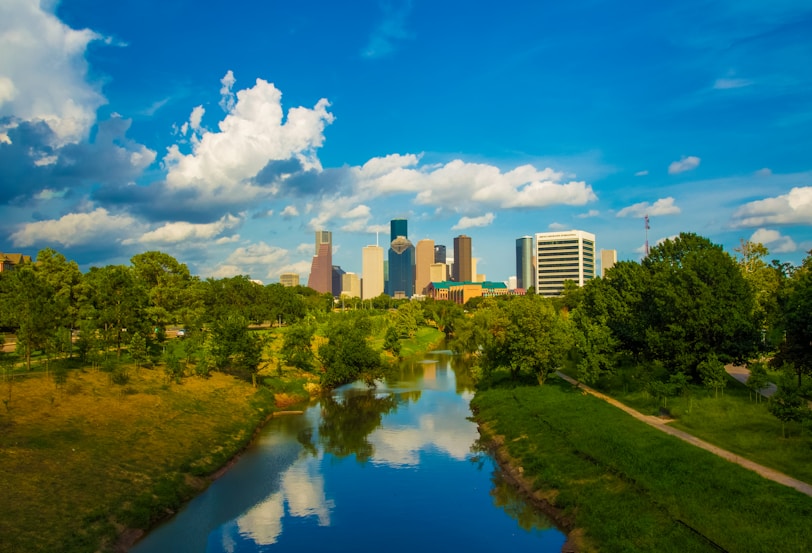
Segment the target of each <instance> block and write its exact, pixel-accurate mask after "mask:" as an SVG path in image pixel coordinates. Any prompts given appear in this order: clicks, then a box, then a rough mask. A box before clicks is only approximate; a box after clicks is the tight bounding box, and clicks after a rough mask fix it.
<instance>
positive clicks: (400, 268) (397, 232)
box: [386, 219, 414, 298]
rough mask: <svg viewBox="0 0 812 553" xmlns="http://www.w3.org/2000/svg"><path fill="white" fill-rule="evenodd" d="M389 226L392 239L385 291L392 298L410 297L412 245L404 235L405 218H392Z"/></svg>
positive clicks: (412, 284)
mask: <svg viewBox="0 0 812 553" xmlns="http://www.w3.org/2000/svg"><path fill="white" fill-rule="evenodd" d="M389 228H390V236H391V237H392V241H391V242H390V244H389V281H388V282H387V290H386V293H387V294H389V295H390V296H391V297H393V298H394V297H406V298H410V297H412V296H413V295H414V246H413V245H412V243H411V242H410V241H409V238H408V237H407V235H406V233H407V225H406V219H392V221H391V223H390V227H389Z"/></svg>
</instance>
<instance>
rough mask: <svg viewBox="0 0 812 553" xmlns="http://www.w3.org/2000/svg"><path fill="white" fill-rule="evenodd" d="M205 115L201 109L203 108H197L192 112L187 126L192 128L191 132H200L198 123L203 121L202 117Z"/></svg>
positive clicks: (204, 111)
mask: <svg viewBox="0 0 812 553" xmlns="http://www.w3.org/2000/svg"><path fill="white" fill-rule="evenodd" d="M205 113H206V110H205V109H203V106H197V107H196V108H194V109H193V110H192V115H191V116H189V125H190V126H191V127H192V130H193V131H198V132H199V131H200V122H201V121H202V120H203V115H204V114H205ZM184 134H185V131H184Z"/></svg>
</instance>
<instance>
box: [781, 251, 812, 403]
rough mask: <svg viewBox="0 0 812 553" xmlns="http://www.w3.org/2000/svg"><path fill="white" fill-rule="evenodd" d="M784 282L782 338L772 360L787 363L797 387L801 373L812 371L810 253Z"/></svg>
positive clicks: (809, 373) (811, 262)
mask: <svg viewBox="0 0 812 553" xmlns="http://www.w3.org/2000/svg"><path fill="white" fill-rule="evenodd" d="M807 266H810V268H807ZM787 286H788V290H787V292H786V294H785V296H784V298H783V300H782V302H781V303H782V312H783V326H784V330H785V336H786V338H785V340H784V342H783V343H782V344H781V347H780V350H779V353H778V355H776V356H775V357H774V358H773V361H772V362H773V364H774V365H777V366H781V365H783V364H785V363H789V364H791V365H792V366H793V367H794V368H795V374H796V376H797V379H798V384H797V386H798V387H799V388H800V387H801V385H802V377H803V375H812V315H810V314H812V253H810V255H808V256H807V257H806V258H805V260H804V264H803V265H802V267H801V268H799V269H798V270H796V271H795V272H794V274H793V276H792V278H791V279H790V281H789V282H788V284H787Z"/></svg>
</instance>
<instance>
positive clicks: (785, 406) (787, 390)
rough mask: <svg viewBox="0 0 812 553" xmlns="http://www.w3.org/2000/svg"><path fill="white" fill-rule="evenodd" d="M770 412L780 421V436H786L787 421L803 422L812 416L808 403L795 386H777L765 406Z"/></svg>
mask: <svg viewBox="0 0 812 553" xmlns="http://www.w3.org/2000/svg"><path fill="white" fill-rule="evenodd" d="M767 409H768V410H769V411H770V413H771V414H772V415H773V416H774V417H775V418H777V419H778V420H780V421H781V436H782V437H784V438H786V437H787V433H786V425H787V423H789V422H803V421H804V420H807V419H809V418H810V416H812V413H810V410H809V405H808V403H807V401H806V399H804V397H803V396H801V394H800V393H799V391H798V389H797V388H795V387H787V386H779V387H778V390H777V391H776V392H775V393H774V394H773V395H772V397H771V398H770V403H769V404H768V406H767Z"/></svg>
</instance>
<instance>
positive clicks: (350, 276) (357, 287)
mask: <svg viewBox="0 0 812 553" xmlns="http://www.w3.org/2000/svg"><path fill="white" fill-rule="evenodd" d="M341 295H342V296H347V297H350V298H360V297H361V280H360V279H359V278H358V275H356V274H355V273H344V274H343V275H341Z"/></svg>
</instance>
